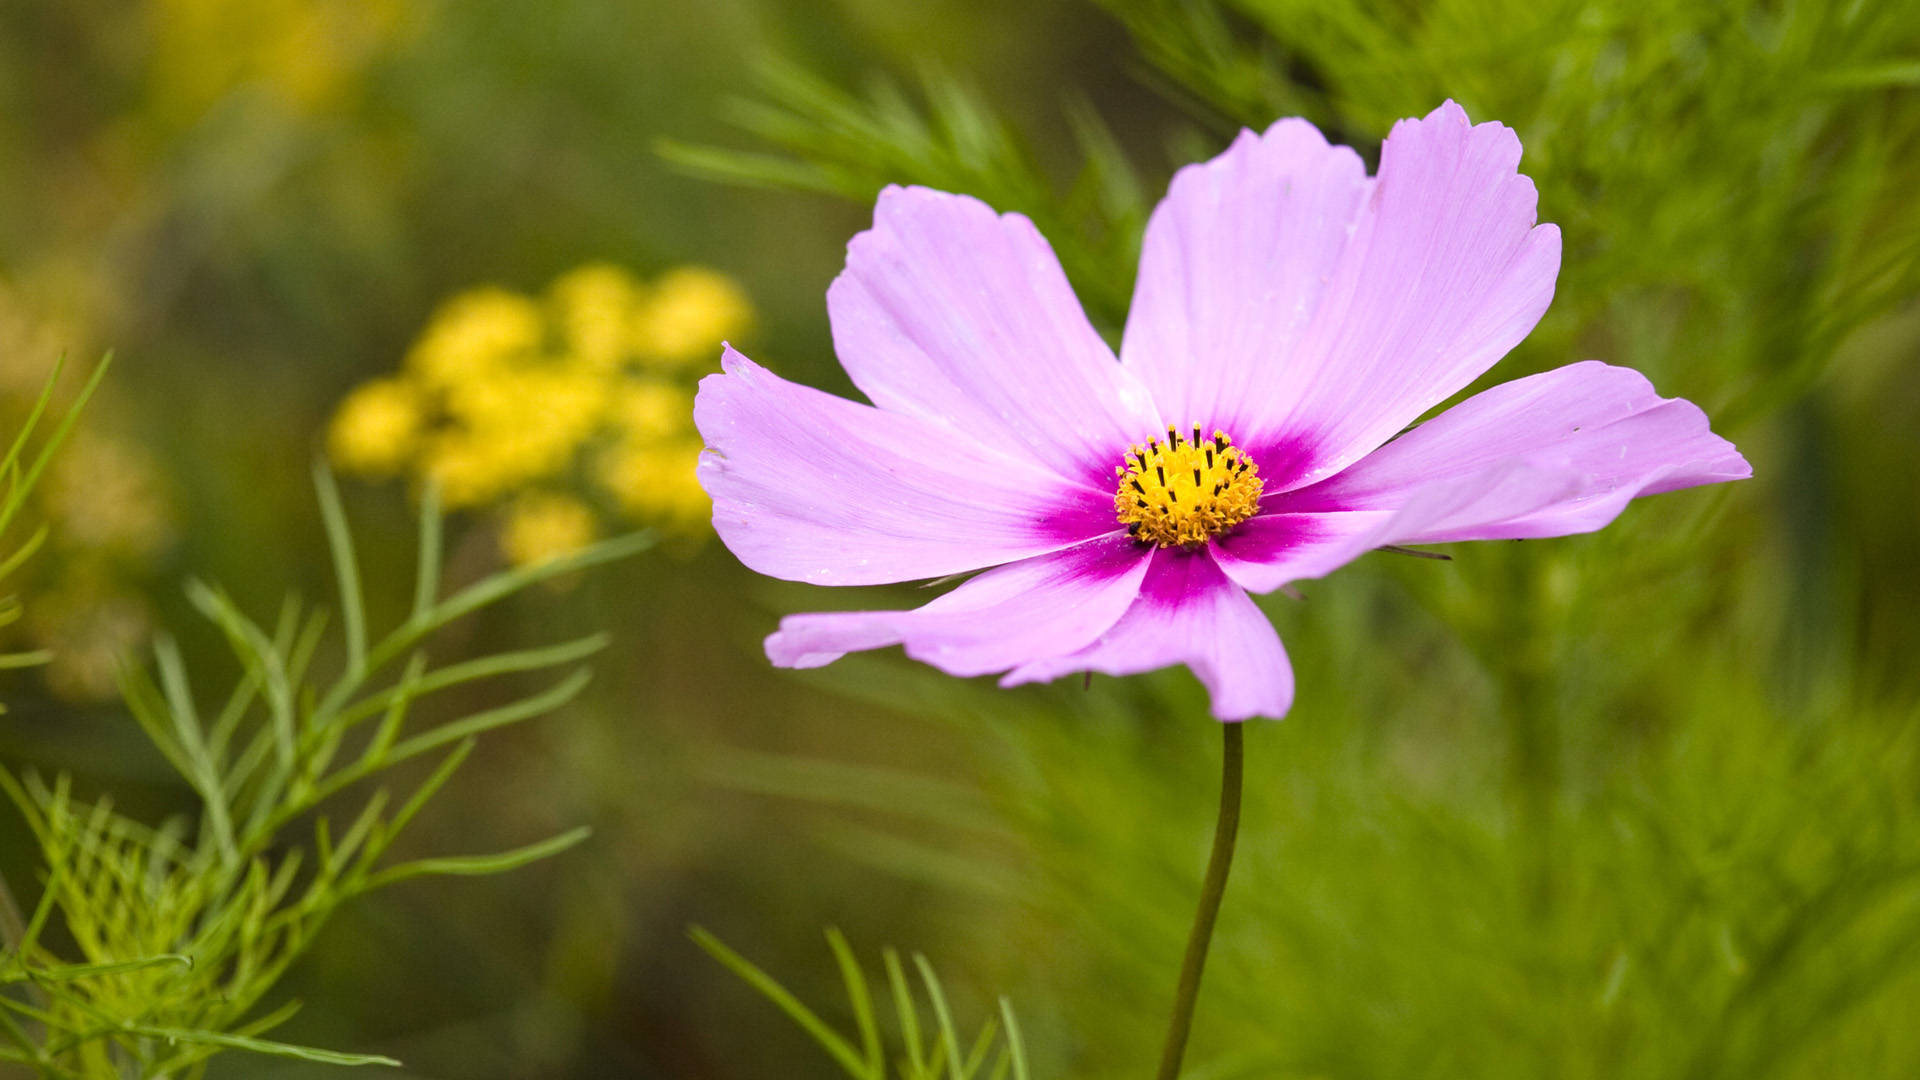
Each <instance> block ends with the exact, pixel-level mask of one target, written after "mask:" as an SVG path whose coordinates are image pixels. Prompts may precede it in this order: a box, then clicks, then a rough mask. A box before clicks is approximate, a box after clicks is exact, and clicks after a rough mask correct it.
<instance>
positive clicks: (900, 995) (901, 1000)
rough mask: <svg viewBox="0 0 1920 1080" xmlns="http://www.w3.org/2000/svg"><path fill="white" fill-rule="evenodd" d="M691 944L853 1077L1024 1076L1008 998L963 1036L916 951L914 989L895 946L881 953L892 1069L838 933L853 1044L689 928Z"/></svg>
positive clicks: (945, 1079) (869, 1001)
mask: <svg viewBox="0 0 1920 1080" xmlns="http://www.w3.org/2000/svg"><path fill="white" fill-rule="evenodd" d="M693 941H694V944H696V945H698V946H700V947H701V948H702V949H705V950H706V951H707V954H708V955H710V956H712V957H713V958H714V959H715V960H718V961H720V963H722V964H724V965H726V967H727V970H729V971H731V972H733V973H734V974H735V975H738V976H739V977H740V978H741V980H742V981H744V982H746V983H747V985H749V986H751V987H753V988H754V989H755V990H757V991H759V993H760V996H762V997H764V998H766V999H767V1000H768V1001H770V1002H772V1003H773V1004H774V1005H775V1006H776V1007H777V1008H779V1010H780V1011H781V1012H782V1013H784V1014H786V1016H787V1018H788V1019H789V1020H791V1021H793V1022H794V1023H795V1024H796V1025H798V1026H799V1027H800V1029H801V1030H802V1031H805V1032H806V1033H807V1035H808V1036H810V1037H811V1038H812V1039H813V1041H814V1042H816V1043H819V1044H820V1047H821V1049H823V1050H825V1051H826V1052H827V1054H828V1056H830V1057H832V1058H833V1060H834V1061H835V1062H836V1063H838V1064H839V1066H840V1067H841V1069H843V1070H845V1072H846V1074H847V1075H848V1076H851V1077H854V1078H855V1080H887V1077H888V1076H889V1075H897V1076H898V1077H900V1080H973V1078H974V1077H980V1078H981V1080H1008V1078H1009V1077H1010V1078H1011V1080H1028V1075H1029V1074H1028V1072H1027V1051H1026V1046H1025V1045H1024V1044H1023V1043H1022V1042H1021V1039H1020V1025H1019V1022H1018V1021H1016V1020H1015V1019H1014V1015H1013V1005H1012V1003H1011V1002H1009V1001H1008V1000H1007V999H1006V998H1004V997H1003V998H1001V999H1000V1015H999V1017H998V1018H994V1017H988V1018H987V1021H986V1022H985V1023H984V1024H982V1025H981V1027H980V1031H979V1032H978V1033H977V1034H976V1035H975V1036H974V1037H973V1038H972V1039H967V1040H963V1039H962V1038H961V1037H960V1031H959V1029H958V1028H957V1027H955V1026H954V1021H953V1011H952V1009H951V1008H949V1007H948V1005H947V992H946V990H945V989H944V988H942V987H941V985H940V978H939V976H937V975H935V974H934V971H933V965H932V964H931V963H929V962H928V961H927V958H926V957H925V956H922V955H920V954H919V953H914V954H913V966H914V969H915V971H916V973H917V974H918V975H919V976H920V980H919V984H918V987H917V988H916V986H915V983H914V981H913V979H911V978H909V977H908V975H907V972H906V967H905V966H904V965H903V964H902V963H901V962H900V954H899V953H898V952H897V951H895V950H893V949H887V950H886V951H885V952H884V953H883V954H882V959H883V962H884V964H885V966H886V971H887V989H888V991H889V997H890V998H891V1000H892V1002H893V1015H894V1021H895V1024H896V1025H897V1029H896V1034H897V1036H898V1039H899V1043H900V1050H899V1052H898V1053H897V1054H895V1055H894V1056H893V1070H891V1072H890V1071H889V1070H888V1068H887V1061H888V1055H887V1051H886V1049H885V1047H884V1040H883V1039H882V1037H881V1033H880V1021H879V1017H878V1014H877V1011H876V1010H875V1008H874V1004H873V997H874V995H873V990H872V988H871V986H870V985H869V984H868V982H867V976H866V973H865V972H864V971H862V970H861V969H860V961H859V958H858V957H856V956H855V955H854V953H853V949H852V947H851V946H849V945H848V944H847V939H846V937H845V935H843V934H841V933H840V931H838V930H831V929H830V930H828V931H827V944H828V945H829V946H831V947H832V949H833V958H834V960H835V962H836V963H837V964H838V965H839V967H840V978H841V981H842V982H844V983H845V984H846V989H847V1003H848V1005H849V1006H850V1007H851V1008H852V1010H853V1019H854V1024H855V1026H856V1027H857V1028H858V1039H859V1045H858V1046H856V1045H855V1044H854V1040H853V1039H849V1038H848V1037H847V1036H845V1035H843V1034H841V1033H839V1032H837V1031H835V1030H834V1029H833V1027H832V1026H831V1025H829V1024H828V1023H827V1022H826V1021H825V1020H822V1019H821V1018H820V1016H819V1014H817V1013H815V1012H814V1011H813V1010H812V1009H809V1008H808V1007H807V1006H806V1005H805V1004H803V1003H802V1002H801V1001H800V999H799V998H797V997H795V996H794V995H793V993H792V992H791V991H789V990H788V989H787V988H786V987H784V986H782V985H780V982H779V981H778V980H777V979H775V978H774V977H773V976H771V975H769V974H767V973H766V972H765V971H762V970H761V969H760V968H758V967H755V966H754V964H753V963H752V962H751V961H749V960H747V959H746V958H745V957H743V956H741V955H740V954H739V953H737V952H734V951H733V950H732V949H730V948H728V947H727V946H726V945H725V944H723V943H722V942H721V941H720V939H719V938H716V937H714V936H713V935H712V934H711V933H709V932H707V931H706V930H705V929H702V928H700V927H697V926H696V927H694V929H693ZM921 994H924V995H925V997H926V1005H925V1006H924V1007H925V1008H927V1009H928V1010H930V1011H931V1012H932V1014H933V1015H932V1019H933V1024H932V1026H931V1027H923V1026H922V1025H923V1023H924V1021H925V1020H926V1017H925V1016H924V1015H923V1014H922V1012H921V1009H922V1008H923V1006H922V1005H921V1003H920V1001H919V997H920V995H921Z"/></svg>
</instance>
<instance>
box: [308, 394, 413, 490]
mask: <svg viewBox="0 0 1920 1080" xmlns="http://www.w3.org/2000/svg"><path fill="white" fill-rule="evenodd" d="M421 413H422V409H421V402H420V395H419V393H418V392H417V391H416V390H415V389H414V387H413V384H411V383H409V382H407V381H406V380H404V379H375V380H374V381H372V382H370V383H367V384H365V385H363V386H361V387H360V388H359V389H357V390H355V391H354V392H353V393H351V394H349V395H347V399H346V400H345V401H343V402H341V403H340V411H339V412H337V413H335V414H334V416H333V425H332V427H331V428H330V429H329V430H328V432H327V452H328V453H329V454H330V455H331V456H332V458H333V460H334V463H335V464H336V465H339V466H340V467H341V468H342V469H347V470H350V471H353V472H360V473H368V474H373V475H392V474H394V473H397V472H399V471H400V470H401V468H402V467H404V466H405V465H406V463H407V460H408V458H410V457H411V456H412V455H413V451H414V448H415V446H416V445H417V444H418V442H419V438H420V424H421V419H422V417H421Z"/></svg>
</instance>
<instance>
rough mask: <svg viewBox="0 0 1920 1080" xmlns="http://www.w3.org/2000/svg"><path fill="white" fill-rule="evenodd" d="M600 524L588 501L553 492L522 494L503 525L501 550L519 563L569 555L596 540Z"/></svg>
mask: <svg viewBox="0 0 1920 1080" xmlns="http://www.w3.org/2000/svg"><path fill="white" fill-rule="evenodd" d="M598 535H599V526H598V524H597V523H596V522H595V520H594V516H593V511H592V510H591V509H590V508H588V506H587V504H585V503H583V502H581V501H580V500H579V499H576V498H574V497H573V496H571V495H557V494H553V493H551V492H543V493H535V494H529V495H522V496H520V497H519V498H517V499H515V500H514V501H513V504H512V505H511V506H510V507H509V508H508V509H507V517H506V520H505V521H504V522H503V523H502V524H501V526H500V549H501V551H503V552H505V554H506V556H507V558H508V559H510V560H512V562H513V563H514V565H516V566H531V565H533V564H535V563H543V562H546V561H547V560H549V559H557V558H559V557H560V556H562V555H569V554H572V553H573V552H575V551H578V550H580V549H581V548H583V547H586V546H587V545H588V544H591V543H593V541H594V538H595V537H596V536H598Z"/></svg>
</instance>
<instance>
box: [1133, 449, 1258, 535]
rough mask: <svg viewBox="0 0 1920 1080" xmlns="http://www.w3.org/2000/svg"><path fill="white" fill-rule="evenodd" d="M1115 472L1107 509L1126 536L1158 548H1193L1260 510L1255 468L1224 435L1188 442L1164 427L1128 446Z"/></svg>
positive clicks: (1256, 470)
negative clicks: (1162, 432) (1160, 433)
mask: <svg viewBox="0 0 1920 1080" xmlns="http://www.w3.org/2000/svg"><path fill="white" fill-rule="evenodd" d="M1121 460H1122V462H1123V464H1120V465H1116V466H1115V467H1114V470H1113V472H1114V476H1115V477H1116V479H1117V483H1116V485H1115V486H1116V490H1115V492H1114V496H1113V509H1114V511H1115V513H1117V514H1118V515H1119V517H1120V523H1121V524H1122V525H1125V526H1126V527H1127V532H1128V533H1129V534H1130V535H1132V536H1133V537H1134V538H1135V539H1137V540H1139V541H1141V542H1142V543H1148V544H1156V545H1158V546H1160V547H1173V546H1175V545H1179V546H1181V547H1196V546H1198V545H1200V544H1204V543H1206V542H1207V540H1208V539H1209V538H1210V537H1214V536H1218V535H1220V534H1221V533H1223V532H1226V531H1227V530H1228V529H1231V528H1233V527H1234V526H1235V525H1238V524H1239V523H1241V522H1242V521H1245V520H1247V519H1248V518H1250V517H1252V516H1253V515H1254V513H1255V512H1257V511H1258V510H1259V509H1260V493H1261V490H1262V489H1263V488H1264V487H1265V486H1266V485H1265V482H1264V481H1262V480H1261V479H1260V468H1259V466H1257V465H1255V464H1254V463H1253V461H1252V460H1251V459H1249V458H1248V457H1247V456H1246V454H1245V453H1243V452H1242V451H1241V450H1240V448H1239V447H1237V446H1234V445H1233V440H1232V439H1230V438H1228V437H1227V433H1226V432H1224V431H1215V432H1214V433H1213V437H1212V438H1211V439H1209V438H1206V437H1205V436H1203V435H1202V434H1201V426H1200V425H1199V424H1195V425H1193V438H1192V439H1187V438H1186V437H1185V436H1184V435H1183V434H1182V433H1181V432H1180V430H1179V429H1177V428H1173V427H1169V428H1168V429H1167V437H1166V438H1165V439H1149V440H1147V443H1146V445H1145V446H1138V445H1136V446H1130V447H1128V448H1127V452H1126V454H1125V456H1124V457H1123V458H1122V459H1121Z"/></svg>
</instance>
